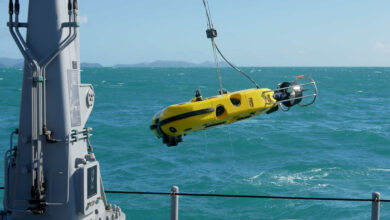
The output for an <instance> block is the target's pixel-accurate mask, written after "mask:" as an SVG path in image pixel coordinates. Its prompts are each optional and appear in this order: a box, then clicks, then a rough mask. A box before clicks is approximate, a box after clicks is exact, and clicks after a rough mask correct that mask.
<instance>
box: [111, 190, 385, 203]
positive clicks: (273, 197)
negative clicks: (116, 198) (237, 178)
mask: <svg viewBox="0 0 390 220" xmlns="http://www.w3.org/2000/svg"><path fill="white" fill-rule="evenodd" d="M105 192H106V193H110V194H138V195H172V193H164V192H132V191H111V190H106V191H105ZM175 195H178V196H195V197H228V198H253V199H287V200H318V201H348V202H375V201H376V202H390V200H388V199H380V200H374V199H355V198H324V197H295V196H256V195H229V194H207V193H175Z"/></svg>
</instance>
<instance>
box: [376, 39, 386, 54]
mask: <svg viewBox="0 0 390 220" xmlns="http://www.w3.org/2000/svg"><path fill="white" fill-rule="evenodd" d="M374 48H375V49H377V50H380V51H384V52H386V53H390V44H386V43H383V42H382V41H377V42H376V43H375V45H374Z"/></svg>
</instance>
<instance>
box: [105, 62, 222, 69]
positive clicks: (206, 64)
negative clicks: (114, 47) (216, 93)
mask: <svg viewBox="0 0 390 220" xmlns="http://www.w3.org/2000/svg"><path fill="white" fill-rule="evenodd" d="M214 66H215V64H214V63H213V62H210V61H205V62H203V63H191V62H185V61H170V60H156V61H153V62H149V63H137V64H117V65H114V66H113V67H116V68H122V67H214ZM220 66H221V67H226V66H227V63H225V62H221V63H220Z"/></svg>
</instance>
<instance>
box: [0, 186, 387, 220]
mask: <svg viewBox="0 0 390 220" xmlns="http://www.w3.org/2000/svg"><path fill="white" fill-rule="evenodd" d="M1 189H4V187H2V186H0V190H1ZM104 192H105V193H107V194H138V195H165V196H170V197H171V220H178V219H179V196H192V197H228V198H252V199H284V200H317V201H346V202H371V220H379V218H380V204H381V202H390V200H388V199H380V193H379V192H373V193H372V197H371V199H359V198H329V197H328V198H327V197H295V196H260V195H232V194H208V193H180V192H179V187H177V186H172V189H171V192H140V191H115V190H105V191H104Z"/></svg>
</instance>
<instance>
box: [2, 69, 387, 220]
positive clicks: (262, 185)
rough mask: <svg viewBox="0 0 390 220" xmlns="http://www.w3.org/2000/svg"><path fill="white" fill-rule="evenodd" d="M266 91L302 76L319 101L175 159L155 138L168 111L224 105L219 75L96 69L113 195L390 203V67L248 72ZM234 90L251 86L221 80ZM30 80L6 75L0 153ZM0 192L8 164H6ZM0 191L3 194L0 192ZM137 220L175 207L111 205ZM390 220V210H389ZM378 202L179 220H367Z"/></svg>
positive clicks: (218, 135)
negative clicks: (208, 102)
mask: <svg viewBox="0 0 390 220" xmlns="http://www.w3.org/2000/svg"><path fill="white" fill-rule="evenodd" d="M243 69H244V70H245V71H247V72H248V73H249V74H250V75H251V76H252V77H253V78H254V79H255V80H256V81H257V82H258V83H259V84H260V85H261V86H262V87H267V88H275V87H276V85H277V84H278V83H279V82H282V81H291V80H293V79H294V78H295V77H296V76H298V75H300V74H305V75H309V76H312V77H313V78H314V79H315V80H316V81H317V82H318V88H319V97H318V99H317V102H316V103H315V104H314V105H312V106H309V107H307V108H300V107H294V108H293V109H292V110H291V111H289V112H287V113H284V112H281V111H278V112H275V113H273V114H270V115H261V116H258V117H255V118H251V119H248V120H244V121H241V122H238V123H235V124H231V125H227V126H221V127H216V128H213V129H210V130H206V131H200V132H195V133H191V134H189V135H187V136H186V137H184V142H183V143H180V144H179V146H178V147H174V148H168V147H166V146H165V145H163V144H162V142H161V140H159V139H157V138H156V137H155V136H154V134H153V132H152V131H150V130H149V126H150V124H151V119H152V117H153V115H154V114H155V113H156V112H157V111H159V110H161V109H163V108H165V107H166V106H168V105H171V104H176V103H181V102H185V101H188V100H190V99H191V98H193V97H194V94H195V89H196V88H199V89H201V91H202V94H203V96H204V97H208V96H213V95H216V94H217V89H218V82H217V79H216V73H215V70H214V69H212V68H119V69H115V68H89V69H84V70H83V71H82V82H84V83H92V84H93V86H94V88H95V92H96V99H95V101H96V102H95V108H94V110H93V113H92V115H91V117H90V119H89V122H88V126H90V127H93V129H94V130H93V134H94V136H93V137H92V144H93V145H94V153H95V155H96V157H97V159H98V160H99V161H100V164H101V172H102V176H103V182H104V186H105V189H106V190H130V191H158V192H169V191H170V188H171V186H173V185H177V186H179V187H180V192H186V193H226V194H249V195H272V196H313V197H347V198H371V193H372V192H374V191H378V192H381V195H382V198H383V199H390V115H389V112H390V83H389V82H390V68H336V67H335V68H329V67H323V68H288V67H286V68H276V67H275V68H271V67H267V68H263V67H256V68H243ZM222 76H223V79H222V80H223V85H224V87H225V88H226V89H228V90H229V91H236V90H241V89H246V88H249V87H252V85H251V84H250V82H248V81H247V80H246V79H245V78H243V77H242V76H241V75H239V74H238V73H236V72H234V71H233V70H230V69H223V70H222ZM21 78H22V70H21V69H0V112H1V114H0V153H1V155H3V153H4V152H5V150H6V149H7V148H8V142H9V133H10V132H11V131H12V129H14V128H16V127H17V125H18V114H19V103H20V92H21ZM0 170H1V172H0V178H1V179H0V182H2V181H3V172H2V170H3V163H0ZM0 185H1V184H0ZM108 199H109V202H110V203H113V204H117V205H119V206H120V207H121V208H122V209H123V211H124V212H125V213H126V215H127V216H128V218H129V219H169V217H170V197H169V196H151V195H108ZM381 208H382V209H381V217H382V219H390V204H387V203H383V204H382V206H381ZM370 210H371V204H370V202H339V201H338V202H333V201H299V200H273V199H239V198H194V197H181V198H180V218H181V219H369V218H370Z"/></svg>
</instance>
